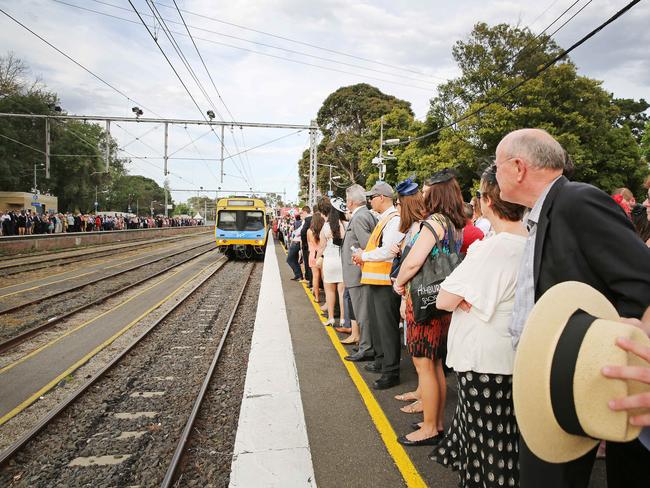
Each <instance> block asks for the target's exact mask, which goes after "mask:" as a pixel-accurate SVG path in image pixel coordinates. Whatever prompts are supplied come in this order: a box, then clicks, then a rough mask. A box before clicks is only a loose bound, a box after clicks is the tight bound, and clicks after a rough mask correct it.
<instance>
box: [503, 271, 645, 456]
mask: <svg viewBox="0 0 650 488" xmlns="http://www.w3.org/2000/svg"><path fill="white" fill-rule="evenodd" d="M619 320H620V317H619V315H618V313H617V312H616V309H615V308H614V306H613V305H612V304H611V303H610V302H609V301H608V300H607V299H606V298H605V297H604V296H603V295H602V294H601V293H599V292H598V291H596V290H595V289H593V288H592V287H590V286H589V285H586V284H584V283H579V282H576V281H568V282H564V283H560V284H558V285H555V286H554V287H552V288H550V289H549V290H548V291H547V292H546V293H545V294H544V295H543V296H542V297H541V298H540V299H539V300H538V301H537V303H536V304H535V307H534V308H533V310H532V311H531V313H530V315H529V317H528V321H527V322H526V326H525V327H524V331H523V334H522V336H521V339H520V341H519V346H518V347H517V354H516V356H515V364H514V372H513V401H514V406H515V415H516V417H517V423H518V425H519V429H520V431H521V435H522V436H523V438H524V440H525V441H526V445H527V446H528V448H529V449H530V450H531V451H532V452H533V453H534V454H535V455H536V456H537V457H539V458H540V459H543V460H544V461H547V462H550V463H564V462H568V461H571V460H574V459H577V458H579V457H580V456H582V455H584V454H586V453H587V452H589V451H590V450H591V449H593V448H594V447H595V446H596V445H597V444H598V442H599V440H600V439H604V440H609V441H616V442H628V441H631V440H634V439H635V438H636V437H638V435H639V432H640V430H641V428H640V427H638V426H633V425H630V423H629V417H630V416H633V415H638V414H642V413H649V412H650V410H649V409H636V410H630V411H618V412H615V411H613V410H611V409H610V408H609V406H608V401H609V400H612V399H614V398H621V397H625V396H628V395H635V394H639V393H644V392H650V385H648V384H645V383H641V382H637V381H631V380H627V381H624V380H619V379H609V378H606V377H604V376H603V375H602V373H601V370H602V368H603V366H606V365H621V366H645V367H647V366H648V364H647V363H646V362H645V361H644V360H643V359H641V358H639V357H637V356H636V355H635V354H633V353H628V352H626V351H624V350H622V349H620V348H619V347H618V346H616V344H615V341H616V338H617V337H626V338H628V339H631V340H633V341H635V342H637V343H640V344H642V345H646V346H650V339H648V337H647V336H646V334H645V333H644V332H643V331H642V330H641V329H639V328H638V327H634V326H633V325H629V324H625V323H622V322H620V321H619Z"/></svg>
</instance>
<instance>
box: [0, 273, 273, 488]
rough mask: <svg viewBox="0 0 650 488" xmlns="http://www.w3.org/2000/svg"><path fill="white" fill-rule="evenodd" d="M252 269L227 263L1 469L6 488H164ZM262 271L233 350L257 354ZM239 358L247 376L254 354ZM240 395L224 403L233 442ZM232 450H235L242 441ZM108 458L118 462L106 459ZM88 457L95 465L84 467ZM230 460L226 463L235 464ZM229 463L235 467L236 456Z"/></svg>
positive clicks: (217, 378)
mask: <svg viewBox="0 0 650 488" xmlns="http://www.w3.org/2000/svg"><path fill="white" fill-rule="evenodd" d="M249 266H252V264H251V263H241V262H230V263H227V264H226V265H225V266H224V267H223V268H222V269H221V270H220V271H219V272H217V274H216V275H215V276H214V277H212V278H210V279H209V280H208V282H206V283H205V284H204V285H203V286H202V287H201V288H199V289H198V290H197V291H196V292H195V293H194V294H193V295H192V296H191V297H190V298H188V300H187V301H186V302H185V303H184V304H183V305H182V306H181V307H179V309H177V310H176V311H174V312H172V314H171V315H170V316H169V317H168V318H166V319H165V320H164V321H163V322H162V323H161V324H159V326H158V327H157V328H156V329H154V331H152V333H151V334H149V335H148V336H147V337H146V338H145V339H144V340H143V341H142V342H141V343H140V344H139V345H138V346H136V347H135V348H134V349H133V351H131V353H129V354H128V355H127V356H126V357H125V358H124V359H123V360H122V361H121V362H120V363H119V364H118V365H117V366H116V367H115V368H113V369H112V370H111V371H109V372H108V373H107V375H106V376H105V377H104V378H102V379H101V380H99V381H98V382H97V383H96V384H95V385H94V386H93V387H92V388H91V389H90V390H89V391H88V392H86V393H85V394H84V395H83V397H82V398H81V399H80V400H79V401H77V402H75V403H74V404H73V405H71V406H70V407H69V408H68V409H66V411H64V412H63V414H62V415H61V416H60V417H59V418H58V419H56V420H54V421H53V422H52V423H51V424H50V425H49V426H48V427H46V428H45V429H44V430H43V431H42V432H41V434H40V435H39V436H38V438H37V439H35V440H33V441H31V442H30V443H29V444H28V445H27V446H26V447H25V448H24V449H23V450H22V451H20V452H19V453H18V454H17V455H16V456H15V457H14V459H12V460H11V461H10V462H9V463H8V465H7V466H6V467H5V468H3V470H2V472H1V473H0V485H2V486H30V487H31V486H38V487H40V486H43V487H45V486H48V487H49V486H86V485H92V486H130V485H140V486H154V485H157V484H159V482H160V480H162V478H163V476H164V474H165V471H166V469H167V464H168V462H169V460H170V459H171V456H172V454H173V452H174V449H175V448H176V442H177V440H178V438H179V436H180V432H181V430H182V428H183V427H184V425H185V422H186V420H187V417H188V415H189V412H190V410H191V408H192V404H193V402H194V398H195V395H196V394H197V392H198V389H199V387H200V385H201V382H202V381H203V377H204V375H205V372H206V371H207V368H208V365H209V363H210V361H211V360H212V356H213V353H214V350H215V349H216V346H217V344H218V342H219V340H220V337H221V333H222V330H223V328H224V326H225V323H226V321H227V319H228V317H229V316H230V313H231V312H232V307H233V305H234V301H235V298H236V297H237V295H238V293H239V291H240V289H241V286H242V284H243V281H244V279H245V276H246V273H247V268H248V267H249ZM260 276H261V266H258V269H257V270H255V272H254V275H253V276H252V277H251V281H250V283H249V290H252V293H251V291H249V292H248V294H246V295H245V301H246V304H245V305H244V306H243V308H242V310H241V311H240V312H239V314H238V317H237V319H236V322H235V324H233V327H234V329H233V330H232V331H231V334H233V335H232V337H233V338H235V339H234V340H232V341H231V340H229V341H228V342H227V343H226V348H225V349H224V352H223V354H225V355H230V354H232V353H233V351H236V353H237V354H242V353H243V350H244V349H245V351H246V356H245V357H247V354H248V349H247V348H248V345H246V344H250V334H251V332H252V323H253V322H254V316H255V306H254V304H252V301H251V297H250V296H249V295H251V294H252V295H253V297H254V298H255V301H256V297H257V290H258V289H259V279H260ZM250 307H252V309H251V310H249V309H250ZM240 317H241V319H240ZM239 320H241V321H242V322H244V323H250V324H249V325H250V330H249V331H247V330H246V327H239V326H238V325H237V324H238V322H237V321H239ZM233 341H234V343H233ZM238 362H239V363H240V364H241V367H242V368H243V375H244V376H245V359H243V360H242V359H241V357H240V358H239V359H238ZM230 368H231V369H233V368H234V369H233V373H232V375H234V377H239V376H241V374H242V372H241V371H240V372H239V373H235V372H236V371H237V368H235V367H234V366H232V365H231V366H230ZM220 370H221V366H219V367H218V369H217V373H216V375H215V380H214V381H213V384H215V385H216V384H218V383H219V382H220V381H221V379H220V377H221V376H223V377H224V381H226V382H227V381H229V378H230V376H231V375H229V374H227V373H223V372H221V373H220V372H219V371H220ZM235 379H236V378H235ZM236 384H237V383H236V382H235V383H233V385H236ZM217 388H218V387H217ZM211 389H212V386H211ZM241 390H242V391H243V379H241ZM229 396H234V398H235V399H236V400H235V401H234V402H233V401H232V400H231V399H230V398H229ZM209 397H210V398H211V397H212V394H210V395H209ZM237 398H239V399H237ZM240 399H241V391H240V392H239V393H235V392H234V391H230V390H228V394H227V395H226V397H224V398H223V399H222V400H221V401H220V402H219V404H222V403H224V404H226V405H229V406H230V408H229V414H227V415H225V417H224V419H225V422H224V424H223V425H224V429H227V430H229V434H228V435H230V436H231V437H232V441H233V442H234V436H235V432H234V429H236V422H237V420H236V417H237V415H238V414H239V406H238V402H239V400H240ZM129 416H133V418H128V417H129ZM233 417H234V420H233ZM219 418H221V417H219ZM233 422H234V423H233ZM225 448H227V449H228V447H225ZM229 450H230V452H231V451H232V446H230V448H229ZM91 456H95V457H97V459H96V462H93V460H92V459H90V460H89V459H87V458H89V457H91ZM105 456H108V458H106V457H105ZM116 456H117V457H116ZM224 459H225V458H224ZM107 460H108V461H110V462H112V463H115V464H108V465H105V466H104V465H97V464H100V463H103V462H106V461H107ZM83 463H90V464H91V465H90V466H79V465H76V464H83ZM71 464H73V465H71ZM93 464H94V465H93ZM222 464H223V465H224V466H225V464H226V461H224V462H223V463H222ZM227 466H228V468H229V466H230V458H229V457H228V459H227ZM219 486H221V485H219Z"/></svg>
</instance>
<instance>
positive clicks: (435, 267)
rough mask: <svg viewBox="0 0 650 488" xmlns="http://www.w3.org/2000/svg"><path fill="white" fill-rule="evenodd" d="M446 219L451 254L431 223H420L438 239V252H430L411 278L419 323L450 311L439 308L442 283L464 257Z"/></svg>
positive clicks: (414, 306) (414, 308)
mask: <svg viewBox="0 0 650 488" xmlns="http://www.w3.org/2000/svg"><path fill="white" fill-rule="evenodd" d="M445 220H446V222H447V229H449V230H448V234H449V250H450V253H449V254H446V253H444V252H443V249H442V243H441V242H440V239H438V235H437V234H436V232H435V230H434V229H433V227H432V226H431V224H429V222H427V221H426V220H425V221H423V222H422V224H421V225H420V229H422V226H424V227H426V228H427V229H429V230H430V231H431V233H432V234H433V237H434V238H435V239H436V247H437V248H438V252H437V253H436V254H435V255H433V254H432V253H429V255H428V256H427V259H426V260H425V261H424V264H423V265H422V267H421V268H420V269H419V270H418V272H417V273H416V275H415V276H414V277H413V278H412V279H411V284H410V294H411V302H412V304H413V319H414V320H415V322H418V323H419V322H428V321H429V320H431V319H433V318H437V317H441V316H443V315H445V314H447V313H449V312H447V311H446V310H438V309H437V308H436V300H437V299H438V293H439V292H440V284H441V283H442V282H443V281H444V280H445V278H447V276H449V275H450V274H451V272H452V271H453V270H454V269H456V267H457V266H458V265H459V264H460V262H461V261H462V257H461V256H460V254H459V253H457V252H456V239H455V237H454V232H453V226H452V224H451V222H450V220H449V219H448V218H447V217H445Z"/></svg>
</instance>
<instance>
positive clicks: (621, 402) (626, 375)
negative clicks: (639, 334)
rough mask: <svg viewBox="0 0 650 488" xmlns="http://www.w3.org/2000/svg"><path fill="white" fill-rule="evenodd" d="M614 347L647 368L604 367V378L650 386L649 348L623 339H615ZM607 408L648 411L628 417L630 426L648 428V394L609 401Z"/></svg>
mask: <svg viewBox="0 0 650 488" xmlns="http://www.w3.org/2000/svg"><path fill="white" fill-rule="evenodd" d="M616 345H617V346H618V347H620V348H621V349H623V350H624V351H628V352H631V353H633V354H636V355H637V356H638V357H640V358H641V359H644V360H645V361H646V362H647V363H648V364H647V366H605V367H604V368H603V369H602V373H603V375H604V376H606V377H608V378H617V379H622V380H634V381H640V382H643V383H647V384H650V347H647V346H642V345H641V344H638V343H637V342H634V341H632V340H630V339H626V338H624V337H619V338H618V339H616ZM609 408H611V409H612V410H617V411H618V410H630V409H634V408H644V409H648V410H647V412H646V413H644V414H641V415H635V416H634V417H630V424H632V425H639V426H650V393H640V394H638V395H630V396H626V397H624V398H616V399H613V400H610V401H609Z"/></svg>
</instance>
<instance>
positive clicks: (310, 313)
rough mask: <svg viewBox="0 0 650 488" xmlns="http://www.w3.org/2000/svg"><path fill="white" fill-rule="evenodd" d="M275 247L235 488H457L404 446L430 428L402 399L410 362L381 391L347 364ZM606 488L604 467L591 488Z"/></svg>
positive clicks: (267, 268)
mask: <svg viewBox="0 0 650 488" xmlns="http://www.w3.org/2000/svg"><path fill="white" fill-rule="evenodd" d="M268 246H269V247H268V248H267V253H266V257H265V263H264V274H263V277H262V284H261V288H260V296H259V302H258V310H257V316H256V321H255V329H254V332H253V341H252V347H251V351H250V356H249V364H248V370H247V376H246V386H245V391H244V397H243V399H242V405H241V410H240V417H239V425H238V430H237V437H236V441H235V449H234V455H233V462H232V465H231V476H230V487H231V488H243V487H248V486H268V487H294V486H295V487H300V486H320V487H343V486H345V487H367V486H385V487H400V486H408V487H423V486H429V487H455V486H458V477H457V474H456V473H455V472H452V471H451V470H449V469H446V468H444V467H442V466H441V465H439V464H437V463H434V462H433V461H430V460H429V459H428V454H429V452H430V451H431V447H404V446H402V445H400V444H399V443H398V442H397V436H398V435H400V434H405V433H408V432H410V431H411V430H412V428H411V427H410V424H411V423H412V422H414V421H421V419H422V414H405V413H403V412H401V411H400V410H399V408H400V407H401V406H403V405H405V403H403V402H399V401H397V400H395V399H394V395H396V394H398V393H402V392H406V391H411V390H415V388H416V386H417V375H416V372H415V369H414V367H413V365H412V362H411V358H410V356H409V355H408V353H406V351H405V350H404V349H403V354H402V363H401V384H400V385H399V386H397V387H394V388H390V389H388V390H384V391H376V390H373V389H372V388H371V387H370V385H371V384H372V381H374V379H376V375H375V374H373V373H369V372H367V371H365V370H364V368H363V365H364V364H366V363H351V362H348V361H345V360H344V359H343V358H344V357H345V356H346V355H347V354H349V353H351V352H352V351H351V349H350V347H351V346H343V345H341V344H340V338H342V337H341V336H339V335H338V334H337V333H336V332H335V331H334V330H333V329H332V328H331V327H326V326H324V325H323V324H324V322H325V317H324V316H323V315H322V314H321V313H320V312H319V307H318V304H316V303H315V302H314V300H313V297H312V296H311V294H310V293H309V291H308V288H307V286H306V284H304V283H300V282H295V281H292V280H291V277H292V272H291V270H290V268H289V267H288V266H287V265H286V263H285V260H286V254H285V251H284V249H283V247H282V246H280V245H279V244H277V243H276V244H273V243H272V242H271V241H269V244H268ZM269 251H272V252H269ZM447 382H448V384H447V404H446V409H445V424H446V425H447V424H448V423H449V422H450V420H451V418H452V416H453V413H454V410H455V408H456V404H457V391H456V385H455V378H454V375H453V373H450V374H449V375H448V376H447ZM604 486H606V477H605V466H604V462H603V461H602V460H598V461H597V462H596V465H595V467H594V471H593V473H592V478H591V483H590V487H591V488H600V487H604Z"/></svg>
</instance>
